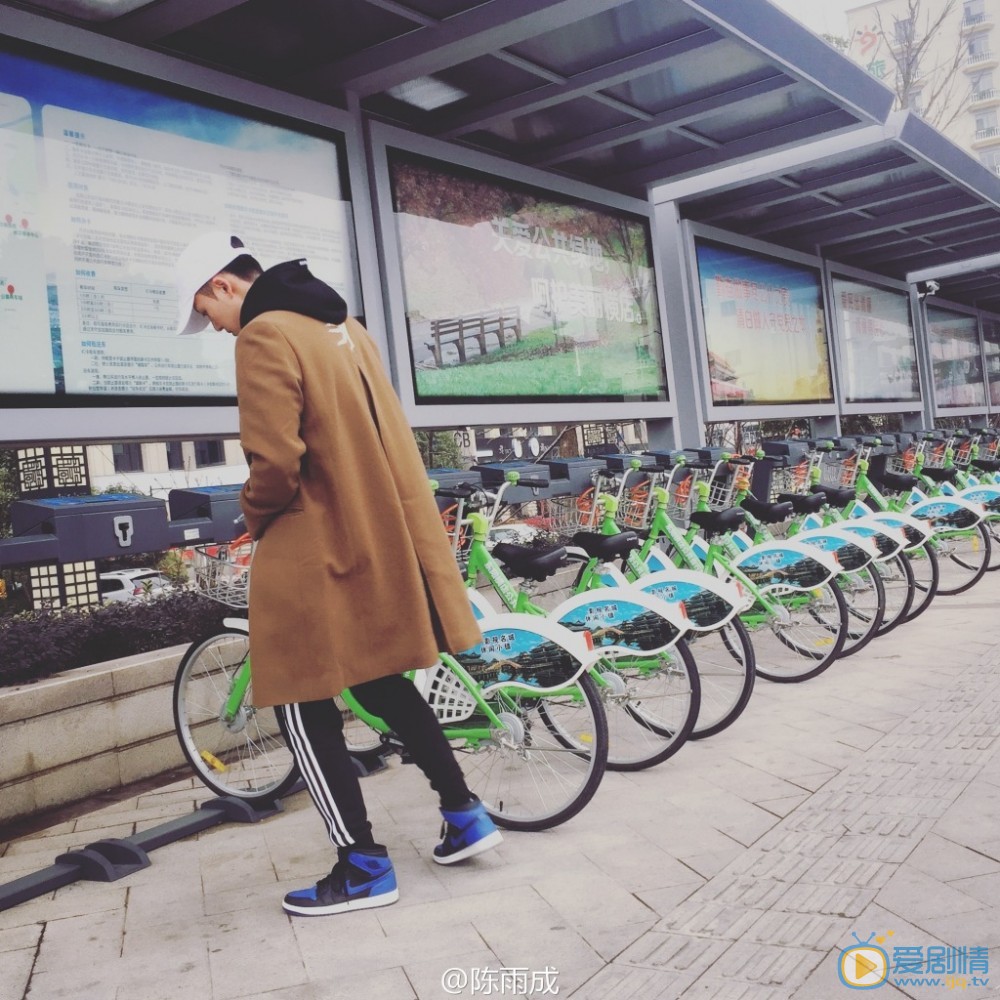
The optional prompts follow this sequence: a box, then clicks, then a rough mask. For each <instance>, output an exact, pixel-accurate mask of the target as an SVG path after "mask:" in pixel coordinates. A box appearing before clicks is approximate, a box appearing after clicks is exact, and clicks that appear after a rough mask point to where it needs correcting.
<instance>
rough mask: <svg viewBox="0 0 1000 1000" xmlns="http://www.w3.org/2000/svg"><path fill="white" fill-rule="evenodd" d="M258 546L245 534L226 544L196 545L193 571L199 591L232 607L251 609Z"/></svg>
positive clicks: (192, 564) (192, 565)
mask: <svg viewBox="0 0 1000 1000" xmlns="http://www.w3.org/2000/svg"><path fill="white" fill-rule="evenodd" d="M254 544H255V543H254V542H252V541H251V540H250V536H249V535H244V536H242V537H241V538H237V539H234V540H233V541H231V542H229V543H226V544H219V545H215V544H213V545H195V546H194V548H193V549H192V551H193V552H194V559H193V560H192V563H191V569H192V570H193V572H194V580H195V586H196V587H197V589H198V591H199V592H200V593H202V594H204V595H205V596H206V597H210V598H211V599H212V600H213V601H219V603H221V604H225V605H228V606H229V607H231V608H245V607H247V602H248V595H249V591H250V560H251V559H252V558H253V549H254Z"/></svg>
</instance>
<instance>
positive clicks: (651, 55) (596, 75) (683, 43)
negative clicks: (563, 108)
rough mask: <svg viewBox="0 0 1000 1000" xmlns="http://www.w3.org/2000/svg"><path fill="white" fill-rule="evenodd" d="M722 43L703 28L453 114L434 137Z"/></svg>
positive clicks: (579, 92) (619, 79) (588, 90)
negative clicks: (580, 71) (458, 113)
mask: <svg viewBox="0 0 1000 1000" xmlns="http://www.w3.org/2000/svg"><path fill="white" fill-rule="evenodd" d="M720 40H721V36H720V35H719V33H718V32H717V31H715V30H714V29H712V28H708V27H702V28H699V29H698V30H697V31H693V32H691V34H689V35H684V36H683V37H681V38H676V39H673V40H672V41H669V42H664V44H663V45H657V46H656V47H655V48H652V49H647V50H646V51H645V52H637V53H635V54H634V55H631V56H625V57H624V58H622V59H617V60H615V61H614V62H612V63H607V64H605V65H603V66H597V67H595V68H594V69H589V70H587V71H586V72H583V73H576V74H575V75H573V76H570V77H566V78H564V79H563V81H562V82H561V83H553V84H550V85H549V86H547V87H539V88H537V89H536V90H529V91H528V92H527V93H524V94H515V95H514V96H513V97H508V98H504V99H502V100H499V101H494V102H493V103H492V104H486V105H483V106H482V107H479V108H473V109H471V110H469V111H465V112H463V113H462V114H460V115H451V116H450V117H448V118H446V119H445V120H444V121H442V122H441V124H440V126H439V127H438V128H436V129H435V130H434V134H435V135H437V136H439V137H440V138H443V139H453V138H455V137H456V136H460V135H462V133H464V132H468V131H469V130H470V129H478V128H485V127H488V126H489V125H492V124H493V123H494V122H496V121H498V120H508V119H510V118H517V117H519V116H521V115H527V114H531V113H532V112H533V111H542V110H544V109H545V108H550V107H552V106H553V105H555V104H561V103H562V102H564V101H568V100H571V99H573V98H574V97H580V96H582V95H592V94H593V92H594V91H595V90H599V89H604V88H606V87H614V86H617V85H618V84H619V83H624V82H625V81H627V80H630V79H634V78H635V77H638V76H644V75H645V74H647V73H652V72H654V71H656V70H658V69H662V68H663V67H664V66H665V65H667V63H669V62H670V60H671V59H676V58H677V57H678V56H680V55H683V54H685V53H687V52H694V51H695V50H697V49H701V48H704V47H705V46H706V45H711V44H712V43H714V42H718V41H720Z"/></svg>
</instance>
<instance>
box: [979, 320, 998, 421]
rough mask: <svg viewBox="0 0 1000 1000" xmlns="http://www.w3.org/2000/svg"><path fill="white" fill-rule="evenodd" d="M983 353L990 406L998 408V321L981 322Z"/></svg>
mask: <svg viewBox="0 0 1000 1000" xmlns="http://www.w3.org/2000/svg"><path fill="white" fill-rule="evenodd" d="M983 351H984V353H985V355H986V378H987V380H988V382H989V389H990V405H991V406H994V407H997V406H1000V319H989V318H987V319H984V320H983Z"/></svg>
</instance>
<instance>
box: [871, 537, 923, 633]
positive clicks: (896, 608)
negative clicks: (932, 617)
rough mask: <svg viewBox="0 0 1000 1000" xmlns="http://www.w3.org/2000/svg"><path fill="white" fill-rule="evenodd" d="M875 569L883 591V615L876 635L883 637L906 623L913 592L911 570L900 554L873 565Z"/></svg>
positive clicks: (907, 561)
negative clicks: (902, 623)
mask: <svg viewBox="0 0 1000 1000" xmlns="http://www.w3.org/2000/svg"><path fill="white" fill-rule="evenodd" d="M875 568H876V570H877V571H878V575H879V576H880V577H881V578H882V588H883V590H884V591H885V614H884V615H883V616H882V623H881V624H880V625H879V628H878V634H879V635H885V634H886V632H891V631H892V630H893V629H894V628H895V627H896V626H897V625H899V624H900V623H901V622H904V621H906V615H907V613H908V612H909V610H910V606H911V605H912V604H913V596H914V592H915V585H914V582H913V570H912V569H910V560H909V559H907V558H906V556H904V555H903V554H902V553H901V552H900V553H898V554H897V555H895V556H893V558H892V559H888V560H886V561H885V562H880V563H875Z"/></svg>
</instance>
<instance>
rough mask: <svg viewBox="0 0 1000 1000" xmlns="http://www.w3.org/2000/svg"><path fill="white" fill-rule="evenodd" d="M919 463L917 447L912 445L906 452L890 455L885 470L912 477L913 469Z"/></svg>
mask: <svg viewBox="0 0 1000 1000" xmlns="http://www.w3.org/2000/svg"><path fill="white" fill-rule="evenodd" d="M916 463H917V449H916V447H915V446H913V445H910V447H909V448H907V449H906V451H903V452H897V453H896V454H894V455H889V456H888V457H887V459H886V463H885V469H886V472H895V473H901V474H903V475H907V476H909V475H911V474H912V473H913V467H914V465H916Z"/></svg>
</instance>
